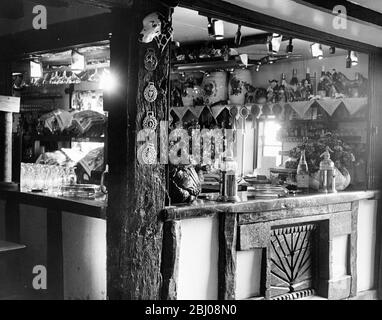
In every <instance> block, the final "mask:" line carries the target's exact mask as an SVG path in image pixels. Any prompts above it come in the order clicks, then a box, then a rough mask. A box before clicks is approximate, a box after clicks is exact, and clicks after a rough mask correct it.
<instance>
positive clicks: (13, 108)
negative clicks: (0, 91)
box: [0, 96, 20, 113]
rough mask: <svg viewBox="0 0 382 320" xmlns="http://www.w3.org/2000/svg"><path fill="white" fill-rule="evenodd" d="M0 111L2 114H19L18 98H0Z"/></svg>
mask: <svg viewBox="0 0 382 320" xmlns="http://www.w3.org/2000/svg"><path fill="white" fill-rule="evenodd" d="M0 111H2V112H13V113H19V112H20V98H18V97H7V96H0Z"/></svg>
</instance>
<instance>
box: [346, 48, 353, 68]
mask: <svg viewBox="0 0 382 320" xmlns="http://www.w3.org/2000/svg"><path fill="white" fill-rule="evenodd" d="M351 65H352V63H351V57H350V50H349V51H348V55H347V57H346V68H348V69H349V68H351Z"/></svg>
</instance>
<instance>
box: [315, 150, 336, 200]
mask: <svg viewBox="0 0 382 320" xmlns="http://www.w3.org/2000/svg"><path fill="white" fill-rule="evenodd" d="M329 151H331V150H330V148H329V147H326V151H325V152H324V153H323V154H322V155H321V157H323V158H324V159H323V160H321V162H320V172H319V174H320V175H319V183H320V187H319V190H318V191H319V192H323V193H335V192H337V191H336V179H335V173H334V162H333V161H332V160H331V159H330V152H329Z"/></svg>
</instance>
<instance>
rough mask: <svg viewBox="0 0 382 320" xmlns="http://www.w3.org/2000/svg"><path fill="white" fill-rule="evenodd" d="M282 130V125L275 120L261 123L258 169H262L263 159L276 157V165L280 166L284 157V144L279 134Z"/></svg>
mask: <svg viewBox="0 0 382 320" xmlns="http://www.w3.org/2000/svg"><path fill="white" fill-rule="evenodd" d="M280 129H281V124H280V123H279V122H278V121H276V120H274V119H267V120H263V121H260V122H259V131H258V134H259V138H258V152H257V167H258V168H259V167H261V159H262V158H263V157H275V158H276V165H277V166H278V165H280V164H281V161H282V157H281V155H280V151H282V142H281V141H280V139H279V136H278V133H279V131H280Z"/></svg>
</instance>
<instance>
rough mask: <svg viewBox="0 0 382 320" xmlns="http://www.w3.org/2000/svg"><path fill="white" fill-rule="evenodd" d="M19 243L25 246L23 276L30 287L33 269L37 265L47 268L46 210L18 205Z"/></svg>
mask: <svg viewBox="0 0 382 320" xmlns="http://www.w3.org/2000/svg"><path fill="white" fill-rule="evenodd" d="M20 242H21V243H22V244H24V245H26V251H25V254H24V255H23V257H24V258H23V274H24V275H25V276H26V279H27V280H26V281H27V286H28V287H29V288H31V287H32V281H33V277H34V276H35V275H33V274H32V271H33V268H34V267H35V266H37V265H43V266H47V259H46V253H47V236H46V209H45V208H40V207H35V206H29V205H23V204H21V205H20ZM48 272H49V270H48Z"/></svg>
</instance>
